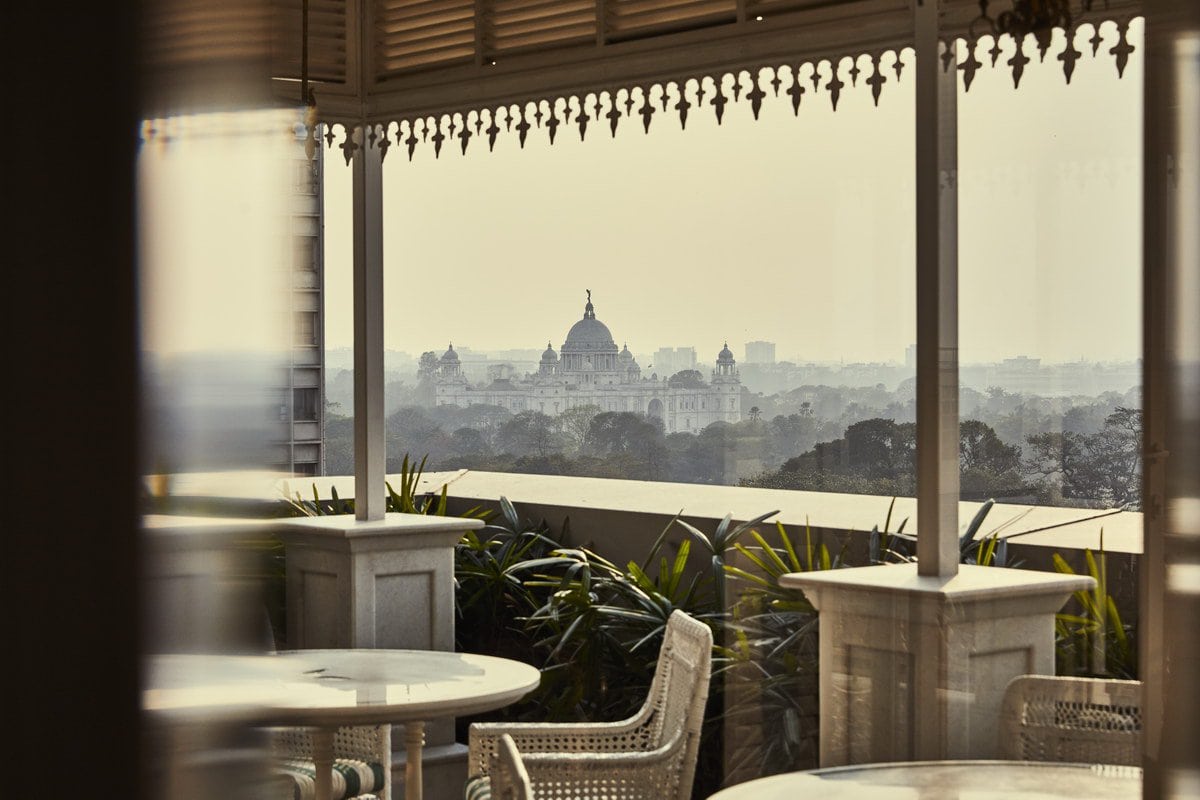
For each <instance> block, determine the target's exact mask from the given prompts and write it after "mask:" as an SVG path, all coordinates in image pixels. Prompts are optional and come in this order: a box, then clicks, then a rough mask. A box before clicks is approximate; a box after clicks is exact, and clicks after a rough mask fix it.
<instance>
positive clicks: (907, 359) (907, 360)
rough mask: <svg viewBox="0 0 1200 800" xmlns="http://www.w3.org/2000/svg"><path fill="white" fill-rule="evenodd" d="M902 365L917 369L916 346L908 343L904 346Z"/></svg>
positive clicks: (913, 369)
mask: <svg viewBox="0 0 1200 800" xmlns="http://www.w3.org/2000/svg"><path fill="white" fill-rule="evenodd" d="M904 366H905V368H907V369H909V370H912V371H913V372H916V370H917V346H916V345H915V344H910V345H909V346H908V347H906V348H904Z"/></svg>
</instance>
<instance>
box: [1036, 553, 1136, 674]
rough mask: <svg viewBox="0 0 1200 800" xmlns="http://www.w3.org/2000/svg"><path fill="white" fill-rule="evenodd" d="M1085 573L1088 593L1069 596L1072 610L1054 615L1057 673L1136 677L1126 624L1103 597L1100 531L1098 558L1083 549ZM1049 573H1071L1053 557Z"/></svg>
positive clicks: (1105, 594)
mask: <svg viewBox="0 0 1200 800" xmlns="http://www.w3.org/2000/svg"><path fill="white" fill-rule="evenodd" d="M1083 556H1084V559H1085V561H1086V562H1087V573H1088V575H1091V576H1092V579H1093V580H1095V582H1096V585H1095V586H1094V587H1093V588H1092V589H1091V590H1083V589H1081V590H1080V591H1077V592H1074V593H1073V594H1072V606H1073V610H1072V611H1064V612H1062V613H1060V614H1058V615H1057V616H1056V617H1055V621H1054V630H1055V645H1056V651H1057V652H1056V655H1057V662H1058V669H1057V672H1058V674H1060V675H1064V674H1065V675H1079V676H1092V677H1107V678H1123V679H1128V680H1135V679H1136V678H1137V651H1136V649H1135V643H1134V636H1133V632H1132V626H1130V625H1126V624H1125V623H1124V622H1122V620H1121V614H1120V612H1118V611H1117V604H1116V603H1115V602H1114V601H1113V596H1112V595H1111V594H1109V593H1108V555H1107V554H1106V553H1105V552H1104V531H1103V530H1101V531H1100V553H1099V556H1097V555H1096V554H1094V553H1093V552H1092V551H1091V550H1084V552H1083ZM1053 559H1054V569H1055V570H1056V571H1058V572H1061V573H1063V574H1064V575H1074V574H1076V573H1075V570H1074V569H1073V568H1072V567H1071V565H1070V564H1068V563H1067V562H1066V559H1064V558H1063V557H1062V556H1061V555H1059V554H1058V553H1055V554H1054V556H1053Z"/></svg>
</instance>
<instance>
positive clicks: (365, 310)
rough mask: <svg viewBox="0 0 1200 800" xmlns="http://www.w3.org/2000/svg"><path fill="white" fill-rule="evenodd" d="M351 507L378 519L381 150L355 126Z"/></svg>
mask: <svg viewBox="0 0 1200 800" xmlns="http://www.w3.org/2000/svg"><path fill="white" fill-rule="evenodd" d="M353 135H354V137H355V143H356V145H357V147H355V149H354V154H353V156H352V159H351V161H352V163H351V168H352V169H353V173H354V175H353V192H354V221H353V225H354V513H355V516H356V517H357V518H358V519H360V520H364V521H366V520H381V519H383V514H384V508H385V505H386V497H387V495H386V487H385V485H384V467H385V465H386V458H385V453H384V438H383V380H384V378H383V151H382V149H381V148H380V147H379V144H378V140H377V139H376V137H375V136H373V135H368V129H367V127H366V126H362V125H360V126H359V127H358V128H357V129H356V130H355V131H354V134H353Z"/></svg>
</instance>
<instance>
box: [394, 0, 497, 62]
mask: <svg viewBox="0 0 1200 800" xmlns="http://www.w3.org/2000/svg"><path fill="white" fill-rule="evenodd" d="M374 46H375V73H376V76H377V77H378V78H386V77H387V76H389V75H393V74H395V73H397V72H404V71H407V70H413V69H422V68H430V67H444V66H447V65H450V64H455V63H460V62H471V61H474V59H475V0H376V2H375V36H374Z"/></svg>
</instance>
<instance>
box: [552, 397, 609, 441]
mask: <svg viewBox="0 0 1200 800" xmlns="http://www.w3.org/2000/svg"><path fill="white" fill-rule="evenodd" d="M599 413H600V406H597V405H586V406H572V407H571V408H568V409H567V410H566V411H564V412H562V413H561V414H559V415H558V418H557V421H558V429H559V431H561V432H562V435H563V438H564V440H565V441H566V447H567V451H568V452H570V453H578V452H580V450H581V449H582V448H583V442H584V440H585V439H586V438H587V433H588V428H589V427H590V426H591V424H592V419H593V418H595V416H596V415H597V414H599Z"/></svg>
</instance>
